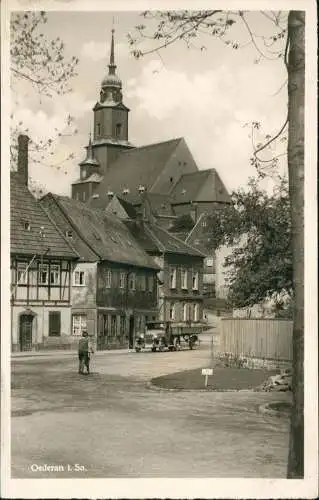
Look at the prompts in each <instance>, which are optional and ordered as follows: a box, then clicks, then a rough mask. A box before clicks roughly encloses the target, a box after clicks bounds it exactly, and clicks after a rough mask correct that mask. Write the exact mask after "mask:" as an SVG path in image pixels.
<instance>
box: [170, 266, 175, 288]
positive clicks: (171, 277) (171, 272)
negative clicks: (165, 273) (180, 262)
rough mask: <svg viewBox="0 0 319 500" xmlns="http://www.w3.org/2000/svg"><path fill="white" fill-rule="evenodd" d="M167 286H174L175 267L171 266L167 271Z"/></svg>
mask: <svg viewBox="0 0 319 500" xmlns="http://www.w3.org/2000/svg"><path fill="white" fill-rule="evenodd" d="M169 286H170V288H176V269H175V268H172V269H171V270H170V273H169Z"/></svg>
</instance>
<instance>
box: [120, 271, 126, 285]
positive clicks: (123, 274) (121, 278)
mask: <svg viewBox="0 0 319 500" xmlns="http://www.w3.org/2000/svg"><path fill="white" fill-rule="evenodd" d="M120 288H125V273H120Z"/></svg>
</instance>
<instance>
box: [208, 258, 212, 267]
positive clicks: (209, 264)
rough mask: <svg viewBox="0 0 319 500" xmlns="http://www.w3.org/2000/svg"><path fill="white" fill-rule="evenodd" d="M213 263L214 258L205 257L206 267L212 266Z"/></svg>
mask: <svg viewBox="0 0 319 500" xmlns="http://www.w3.org/2000/svg"><path fill="white" fill-rule="evenodd" d="M213 265H214V259H212V258H208V259H206V266H207V267H213Z"/></svg>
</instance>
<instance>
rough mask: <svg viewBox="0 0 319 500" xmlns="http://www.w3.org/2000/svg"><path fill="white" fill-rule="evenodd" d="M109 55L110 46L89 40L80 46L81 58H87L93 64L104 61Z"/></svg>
mask: <svg viewBox="0 0 319 500" xmlns="http://www.w3.org/2000/svg"><path fill="white" fill-rule="evenodd" d="M109 53H110V44H109V43H105V42H96V41H94V40H90V41H89V42H85V43H84V44H83V45H82V49H81V56H83V57H87V58H88V59H91V60H92V61H94V62H97V61H101V60H102V59H106V58H107V57H108V54H109Z"/></svg>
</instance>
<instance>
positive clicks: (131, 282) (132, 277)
mask: <svg viewBox="0 0 319 500" xmlns="http://www.w3.org/2000/svg"><path fill="white" fill-rule="evenodd" d="M129 289H130V290H135V273H131V274H130V275H129Z"/></svg>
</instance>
